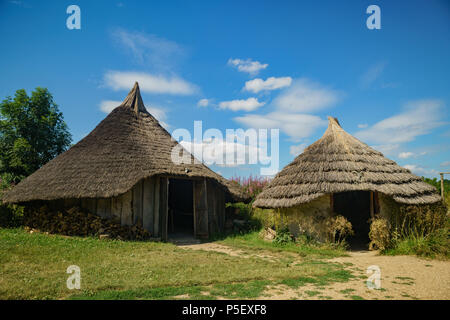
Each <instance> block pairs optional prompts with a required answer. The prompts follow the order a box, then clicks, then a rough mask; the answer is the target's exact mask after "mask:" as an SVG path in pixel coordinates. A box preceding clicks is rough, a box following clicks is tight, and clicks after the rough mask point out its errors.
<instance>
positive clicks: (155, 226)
mask: <svg viewBox="0 0 450 320" xmlns="http://www.w3.org/2000/svg"><path fill="white" fill-rule="evenodd" d="M159 193H160V177H158V176H157V177H156V178H155V203H154V209H153V212H154V217H153V218H154V219H155V221H154V222H153V232H154V234H155V237H161V235H160V233H159V198H160V194H159Z"/></svg>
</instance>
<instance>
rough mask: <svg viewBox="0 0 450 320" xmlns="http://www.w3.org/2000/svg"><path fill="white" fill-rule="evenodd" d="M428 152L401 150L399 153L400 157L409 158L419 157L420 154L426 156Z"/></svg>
mask: <svg viewBox="0 0 450 320" xmlns="http://www.w3.org/2000/svg"><path fill="white" fill-rule="evenodd" d="M426 154H427V152H426V151H423V152H419V153H416V152H410V151H407V152H400V153H399V154H398V157H399V158H400V159H408V158H411V157H414V158H417V157H420V156H424V155H426Z"/></svg>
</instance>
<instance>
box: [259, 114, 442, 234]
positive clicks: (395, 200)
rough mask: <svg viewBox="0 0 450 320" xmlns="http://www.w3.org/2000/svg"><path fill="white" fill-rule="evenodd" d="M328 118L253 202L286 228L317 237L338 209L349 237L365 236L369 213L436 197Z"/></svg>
mask: <svg viewBox="0 0 450 320" xmlns="http://www.w3.org/2000/svg"><path fill="white" fill-rule="evenodd" d="M328 120H329V124H328V129H327V130H326V131H325V133H324V135H323V136H322V138H321V139H319V140H318V141H316V142H314V143H313V144H312V145H310V146H309V147H307V148H306V149H305V150H304V152H303V153H302V154H300V155H299V156H298V157H296V158H295V159H294V161H292V162H291V163H290V164H288V165H287V166H286V167H285V168H283V170H281V171H280V172H279V173H278V174H277V175H276V176H275V178H274V179H273V180H272V181H271V182H270V183H269V184H268V185H267V186H266V187H265V188H264V190H263V191H262V192H261V193H260V194H259V195H258V196H257V198H256V200H255V202H254V203H253V206H254V207H260V208H273V209H276V210H275V211H276V212H278V213H281V214H282V215H283V216H284V217H286V218H287V220H288V221H289V228H290V230H291V232H293V233H294V234H297V233H300V232H301V230H300V229H302V228H303V229H305V228H306V229H307V228H310V229H312V231H313V233H314V234H316V235H318V237H319V238H324V237H325V236H324V234H323V228H322V227H323V226H321V222H323V221H324V219H325V218H327V217H330V216H334V215H338V214H339V215H342V216H344V217H345V218H347V220H349V221H350V222H351V223H352V226H353V230H354V232H355V238H354V239H356V240H357V241H367V242H368V232H369V226H370V225H369V223H368V221H369V219H370V218H372V217H374V215H376V214H379V215H380V216H383V217H389V216H390V215H392V214H395V212H396V211H397V210H398V209H399V206H400V205H402V204H405V205H425V204H432V203H437V202H439V201H440V200H441V199H440V197H439V195H438V194H437V192H436V189H435V188H434V187H433V186H431V185H429V184H427V183H425V182H423V181H422V179H421V178H420V177H417V176H415V175H413V174H412V173H411V172H410V171H409V170H407V169H405V168H403V167H400V166H399V165H397V164H396V163H395V162H394V161H392V160H390V159H387V158H385V157H384V156H383V154H382V153H381V152H378V151H376V150H374V149H372V148H370V147H369V146H368V145H367V144H365V143H363V142H361V141H359V140H358V139H356V138H355V137H353V136H351V135H350V134H348V133H347V132H345V131H344V130H343V129H342V128H341V126H340V124H339V122H338V120H337V119H335V118H332V117H329V118H328Z"/></svg>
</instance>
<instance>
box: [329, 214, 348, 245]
mask: <svg viewBox="0 0 450 320" xmlns="http://www.w3.org/2000/svg"><path fill="white" fill-rule="evenodd" d="M325 227H326V232H327V235H328V241H329V242H330V243H334V244H337V245H341V244H343V243H344V242H345V239H346V238H347V237H348V236H351V235H353V234H354V232H353V229H352V224H351V222H350V221H348V220H347V219H346V218H345V217H343V216H341V215H337V216H334V217H329V218H327V219H326V220H325Z"/></svg>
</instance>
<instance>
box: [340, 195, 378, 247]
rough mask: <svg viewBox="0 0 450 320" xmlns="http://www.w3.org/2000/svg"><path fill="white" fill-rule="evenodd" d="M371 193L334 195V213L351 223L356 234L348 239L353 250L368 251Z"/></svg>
mask: <svg viewBox="0 0 450 320" xmlns="http://www.w3.org/2000/svg"><path fill="white" fill-rule="evenodd" d="M370 201H371V197H370V191H349V192H340V193H335V194H333V211H334V213H335V214H340V215H342V216H344V217H345V218H346V219H347V220H348V221H350V222H351V224H352V228H353V231H354V232H355V234H354V235H353V236H349V237H348V238H347V242H348V244H349V245H350V249H352V250H367V249H368V244H369V241H370V240H369V228H370V222H369V220H370Z"/></svg>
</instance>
